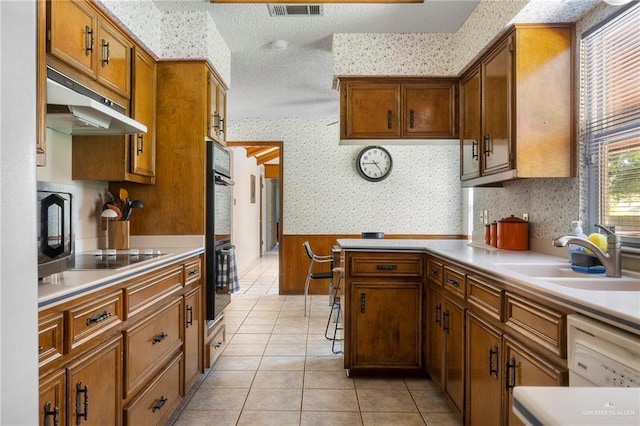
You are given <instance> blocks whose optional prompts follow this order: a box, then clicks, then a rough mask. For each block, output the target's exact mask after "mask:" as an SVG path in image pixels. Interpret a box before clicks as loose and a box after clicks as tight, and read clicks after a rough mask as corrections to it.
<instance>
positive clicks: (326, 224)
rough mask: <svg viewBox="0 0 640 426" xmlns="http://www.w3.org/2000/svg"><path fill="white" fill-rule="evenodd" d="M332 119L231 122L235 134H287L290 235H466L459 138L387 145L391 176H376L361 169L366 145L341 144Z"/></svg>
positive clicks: (234, 138)
mask: <svg viewBox="0 0 640 426" xmlns="http://www.w3.org/2000/svg"><path fill="white" fill-rule="evenodd" d="M328 124H330V123H327V120H305V119H300V118H291V119H282V120H266V119H242V120H233V121H232V122H230V123H229V129H228V132H229V133H228V135H227V140H229V141H242V140H252V141H256V140H271V141H272V140H281V141H283V148H284V155H283V159H282V161H283V164H284V181H283V184H284V195H283V215H282V217H283V225H284V228H283V231H284V233H285V234H327V233H328V234H339V233H356V234H357V233H360V232H363V231H382V232H385V233H388V234H464V231H463V229H462V211H461V209H460V205H461V204H462V196H461V190H460V182H459V179H458V167H459V166H458V164H459V148H458V145H457V143H456V142H455V141H454V142H453V143H452V144H444V145H429V146H386V147H385V148H387V150H388V151H389V152H390V154H391V156H392V158H393V169H392V171H391V175H390V176H389V177H388V178H387V179H386V180H384V181H381V182H377V183H373V182H369V181H366V180H364V179H362V178H361V177H360V176H359V175H358V173H357V171H356V169H355V160H356V157H357V155H358V153H359V152H360V150H361V149H362V148H363V147H362V146H344V145H338V139H339V137H338V131H339V128H338V126H333V125H328ZM381 142H382V141H381Z"/></svg>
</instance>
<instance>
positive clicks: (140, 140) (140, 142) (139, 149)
mask: <svg viewBox="0 0 640 426" xmlns="http://www.w3.org/2000/svg"><path fill="white" fill-rule="evenodd" d="M142 153H144V135H138V136H137V138H136V155H140V154H142Z"/></svg>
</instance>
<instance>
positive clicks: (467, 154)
mask: <svg viewBox="0 0 640 426" xmlns="http://www.w3.org/2000/svg"><path fill="white" fill-rule="evenodd" d="M480 103H481V100H480V68H475V69H474V70H473V71H472V72H471V73H470V74H468V75H467V76H466V77H464V78H463V79H462V81H461V82H460V162H461V164H460V178H461V179H462V180H466V179H471V178H474V177H478V176H480V158H482V156H481V155H480V152H481V148H482V145H481V143H480V140H481V135H482V130H481V128H480V124H481V118H480Z"/></svg>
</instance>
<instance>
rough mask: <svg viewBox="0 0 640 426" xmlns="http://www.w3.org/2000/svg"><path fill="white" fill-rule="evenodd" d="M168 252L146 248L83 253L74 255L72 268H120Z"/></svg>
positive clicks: (155, 257)
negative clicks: (142, 249)
mask: <svg viewBox="0 0 640 426" xmlns="http://www.w3.org/2000/svg"><path fill="white" fill-rule="evenodd" d="M166 254H167V253H160V252H159V251H155V250H145V251H139V252H135V251H134V252H128V251H124V252H121V251H118V252H116V253H115V254H112V253H109V254H105V253H100V252H98V253H83V254H78V255H76V256H75V257H74V261H73V264H72V266H71V267H70V268H69V269H72V270H93V269H118V268H124V267H125V266H131V265H135V264H136V263H140V262H145V261H147V260H152V259H157V258H159V257H161V256H165V255H166Z"/></svg>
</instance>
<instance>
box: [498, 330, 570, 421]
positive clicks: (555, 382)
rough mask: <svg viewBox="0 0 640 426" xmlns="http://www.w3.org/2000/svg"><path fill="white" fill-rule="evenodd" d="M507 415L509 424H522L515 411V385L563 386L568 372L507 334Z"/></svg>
mask: <svg viewBox="0 0 640 426" xmlns="http://www.w3.org/2000/svg"><path fill="white" fill-rule="evenodd" d="M504 354H505V358H504V359H505V368H506V373H505V379H506V386H505V392H506V395H505V398H504V401H505V407H504V410H505V416H506V418H507V419H508V422H507V424H509V425H522V424H524V423H522V421H520V419H519V418H518V417H517V416H516V415H515V414H514V412H513V388H514V386H563V385H566V384H567V372H566V370H563V369H562V368H560V367H558V366H556V365H554V364H553V363H551V362H549V361H547V360H546V359H545V358H544V357H543V356H542V355H539V354H536V353H535V352H532V351H531V350H529V349H526V348H524V347H522V346H520V345H519V344H517V343H516V342H515V341H513V340H511V339H509V338H508V337H506V336H505V338H504Z"/></svg>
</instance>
